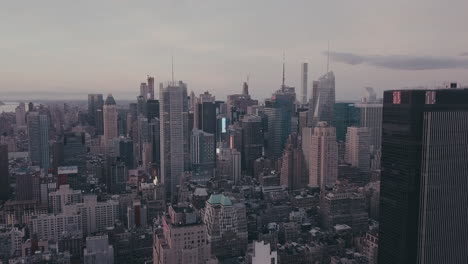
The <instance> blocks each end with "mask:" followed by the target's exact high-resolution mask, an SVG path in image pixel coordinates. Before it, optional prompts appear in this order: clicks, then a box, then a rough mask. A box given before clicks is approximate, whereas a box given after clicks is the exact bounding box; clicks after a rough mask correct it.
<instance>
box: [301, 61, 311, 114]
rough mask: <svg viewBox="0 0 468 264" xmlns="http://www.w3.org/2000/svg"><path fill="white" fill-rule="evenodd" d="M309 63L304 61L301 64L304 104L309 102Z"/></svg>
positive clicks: (302, 101)
mask: <svg viewBox="0 0 468 264" xmlns="http://www.w3.org/2000/svg"><path fill="white" fill-rule="evenodd" d="M308 75H309V64H308V63H307V62H304V63H302V65H301V88H302V96H301V98H302V100H301V103H302V104H303V105H305V104H307V88H308V87H307V84H308V82H309V79H308Z"/></svg>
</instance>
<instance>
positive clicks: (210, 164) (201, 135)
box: [190, 129, 216, 173]
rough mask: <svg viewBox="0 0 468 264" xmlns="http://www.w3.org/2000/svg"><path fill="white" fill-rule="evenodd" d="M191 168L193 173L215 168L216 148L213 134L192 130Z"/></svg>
mask: <svg viewBox="0 0 468 264" xmlns="http://www.w3.org/2000/svg"><path fill="white" fill-rule="evenodd" d="M190 144H191V147H190V151H191V154H192V155H191V161H192V167H193V169H194V170H195V171H204V170H205V171H211V173H212V172H213V170H214V168H215V167H216V148H215V140H214V134H210V133H206V132H204V131H203V130H199V129H194V130H192V139H191V140H190Z"/></svg>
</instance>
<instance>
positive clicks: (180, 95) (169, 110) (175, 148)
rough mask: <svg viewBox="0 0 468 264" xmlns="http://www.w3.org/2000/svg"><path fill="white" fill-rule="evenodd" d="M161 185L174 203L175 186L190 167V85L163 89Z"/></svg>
mask: <svg viewBox="0 0 468 264" xmlns="http://www.w3.org/2000/svg"><path fill="white" fill-rule="evenodd" d="M159 99H160V124H161V125H160V129H161V182H162V183H163V184H164V185H165V186H166V196H167V198H168V199H169V200H172V201H175V198H176V197H177V190H176V186H177V184H179V179H180V177H181V176H182V173H183V172H184V170H185V169H186V168H188V166H189V165H190V156H189V140H188V136H189V130H188V101H187V85H186V84H185V83H183V82H181V81H180V82H179V83H171V84H169V85H168V86H167V87H164V88H163V87H161V89H160V95H159Z"/></svg>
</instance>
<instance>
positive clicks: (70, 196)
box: [48, 185, 82, 214]
mask: <svg viewBox="0 0 468 264" xmlns="http://www.w3.org/2000/svg"><path fill="white" fill-rule="evenodd" d="M81 199H82V195H81V190H73V189H71V188H70V185H60V186H59V188H58V190H56V191H55V192H51V193H49V195H48V201H49V202H48V203H49V212H51V213H53V214H59V213H62V212H63V210H64V209H65V206H66V205H71V204H78V203H81Z"/></svg>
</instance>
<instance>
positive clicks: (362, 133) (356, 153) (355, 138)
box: [345, 127, 371, 171]
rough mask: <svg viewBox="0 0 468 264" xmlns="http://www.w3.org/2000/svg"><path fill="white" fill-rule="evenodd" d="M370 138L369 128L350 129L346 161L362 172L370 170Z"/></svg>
mask: <svg viewBox="0 0 468 264" xmlns="http://www.w3.org/2000/svg"><path fill="white" fill-rule="evenodd" d="M370 160H371V159H370V137H369V129H368V128H367V127H348V133H347V134H346V154H345V161H346V163H348V164H350V165H351V166H353V167H357V168H359V169H361V170H362V171H368V170H369V169H370Z"/></svg>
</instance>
